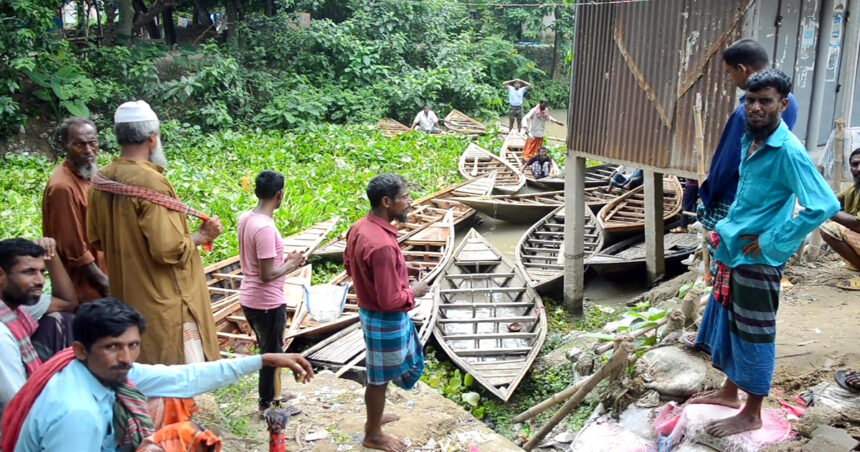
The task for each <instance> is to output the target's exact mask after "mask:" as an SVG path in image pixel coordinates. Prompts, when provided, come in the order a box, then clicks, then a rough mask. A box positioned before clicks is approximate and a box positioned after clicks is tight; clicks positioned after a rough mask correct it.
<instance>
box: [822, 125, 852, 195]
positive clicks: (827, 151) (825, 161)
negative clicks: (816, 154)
mask: <svg viewBox="0 0 860 452" xmlns="http://www.w3.org/2000/svg"><path fill="white" fill-rule="evenodd" d="M835 136H836V131H835V130H834V131H832V132H830V137H829V138H828V139H827V144H826V145H825V146H824V154H821V158H820V159H819V161H818V165H819V166H821V168H822V169H823V174H824V177H825V178H827V179H828V180H829V179H831V178H834V177H835V178H837V180H839V181H840V182H851V181H853V180H854V179H853V178H852V177H851V169H850V168H849V166H848V156H849V155H851V151H853V150H854V149H857V148H858V147H860V127H846V128H845V147H844V148H843V149H842V171H841V174H838V172H839V168H833V166H834V163H835V162H836V149H835V146H834V145H835V143H834V138H835ZM834 171H836V172H837V174H834Z"/></svg>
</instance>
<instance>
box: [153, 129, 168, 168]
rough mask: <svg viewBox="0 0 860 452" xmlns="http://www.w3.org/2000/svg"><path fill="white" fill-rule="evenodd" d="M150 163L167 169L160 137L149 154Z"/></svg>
mask: <svg viewBox="0 0 860 452" xmlns="http://www.w3.org/2000/svg"><path fill="white" fill-rule="evenodd" d="M149 161H150V163H154V164H156V165H158V166H160V167H162V168H167V156H166V155H164V148H163V147H162V146H161V137H158V143H156V144H155V148H154V149H153V150H152V152H151V153H150V154H149Z"/></svg>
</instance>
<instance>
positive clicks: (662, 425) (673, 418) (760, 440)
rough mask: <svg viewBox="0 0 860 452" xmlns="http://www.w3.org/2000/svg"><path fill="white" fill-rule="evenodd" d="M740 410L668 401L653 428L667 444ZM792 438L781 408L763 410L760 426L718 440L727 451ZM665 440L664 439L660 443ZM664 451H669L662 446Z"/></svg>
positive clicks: (749, 449) (742, 449) (759, 447)
mask: <svg viewBox="0 0 860 452" xmlns="http://www.w3.org/2000/svg"><path fill="white" fill-rule="evenodd" d="M739 411H740V409H736V408H728V407H724V406H720V405H705V404H689V405H683V406H678V405H677V404H675V403H668V404H666V406H664V407H663V408H662V410H660V412H659V413H658V415H657V418H656V419H655V420H654V429H655V430H657V432H658V433H659V434H660V436H662V437H668V438H667V439H668V443H669V445H671V447H674V446H677V445H679V444H681V442H683V441H685V440H689V439H690V438H693V437H695V436H696V435H697V434H699V433H702V434H704V429H705V426H706V425H707V424H708V423H709V422H711V421H714V420H718V419H725V418H727V417H731V416H733V415H735V414H736V413H738V412H739ZM791 437H792V433H791V425H789V423H788V421H787V420H786V419H785V417H784V413H782V412H781V410H769V409H768V410H763V411H762V426H761V428H760V429H758V430H752V431H749V432H743V433H738V434H737V435H732V436H727V437H725V438H722V439H720V440H719V441H720V442H721V443H722V444H723V445H725V450H727V451H744V452H746V451H749V452H753V451H757V450H759V449H761V448H763V447H764V446H767V445H770V444H777V443H780V442H783V441H787V440H789V439H790V438H791ZM665 442H666V440H664V443H665ZM665 450H671V448H669V449H665Z"/></svg>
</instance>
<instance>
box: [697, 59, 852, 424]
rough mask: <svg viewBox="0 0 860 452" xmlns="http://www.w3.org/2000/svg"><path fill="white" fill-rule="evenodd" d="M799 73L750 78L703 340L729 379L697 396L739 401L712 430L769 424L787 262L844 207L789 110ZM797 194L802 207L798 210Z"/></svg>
mask: <svg viewBox="0 0 860 452" xmlns="http://www.w3.org/2000/svg"><path fill="white" fill-rule="evenodd" d="M790 89H791V80H790V79H789V78H788V76H786V75H785V74H783V73H782V72H780V71H778V70H776V69H768V70H764V71H761V72H757V73H755V74H753V75H752V76H750V77H749V79H748V80H747V82H746V91H747V93H746V104H745V110H746V118H747V132H746V135H745V136H744V138H743V141H742V154H741V164H740V176H739V181H738V187H737V196H736V197H735V200H734V202H733V203H732V205H731V207H730V208H729V212H728V215H727V216H726V218H724V219H723V220H721V221H720V222H719V223H717V226H716V232H717V234H718V235H719V240H718V243H717V244H716V246H717V252H716V255H715V258H716V261H717V266H718V269H719V270H718V271H717V273H716V278H715V281H714V290H713V293H712V295H711V299H710V300H709V301H708V305H707V307H706V309H705V315H704V317H703V318H702V325H701V327H700V328H699V335H698V337H697V338H696V345H697V346H699V347H700V348H702V349H703V350H705V351H707V352H708V353H710V354H711V361H712V363H713V365H714V367H716V368H718V369H720V370H722V371H723V372H724V373H725V374H726V377H727V378H726V381H725V383H723V386H722V388H720V389H718V390H716V391H713V392H711V393H707V394H704V395H702V396H700V397H697V398H695V399H693V400H692V401H691V403H709V404H717V405H724V406H729V407H733V408H738V407H740V399H739V398H738V390H739V389H740V390H743V391H744V392H746V393H747V394H748V396H749V397H748V399H747V403H746V404H745V405H744V408H743V409H742V410H741V411H740V412H739V413H738V414H736V415H735V416H732V417H729V418H726V419H721V420H717V421H713V422H711V423H710V424H708V425H707V427H706V431H707V432H708V433H710V434H711V435H713V436H717V437H723V436H728V435H734V434H736V433H740V432H744V431H748V430H755V429H758V428H760V427H761V425H762V422H761V405H762V402H763V401H764V398H765V397H767V395H768V393H769V392H770V384H771V380H772V379H773V369H774V364H775V359H776V356H775V352H776V345H775V339H776V312H777V308H778V307H779V291H780V282H781V280H782V268H783V265H785V263H786V262H787V261H788V259H789V258H790V257H791V256H792V254H794V252H795V251H796V250H797V248H798V247H799V246H800V244H801V243H802V242H803V239H804V237H806V235H807V234H809V233H810V232H812V231H813V230H815V228H817V227H818V226H819V225H820V224H822V223H824V222H825V221H826V220H827V219H828V218H830V217H831V216H833V214H835V213H836V212H837V211H839V202H838V201H837V200H836V196H835V195H834V194H833V192H832V191H831V190H830V187H829V186H828V185H827V183H826V182H825V181H824V178H823V177H821V175H820V174H819V173H818V171H817V170H816V168H815V165H814V164H813V163H812V161H811V160H810V159H809V156H808V155H807V153H806V150H805V149H804V147H803V145H802V144H801V143H800V140H798V139H797V137H795V136H794V135H793V134H792V133H791V131H789V129H788V126H787V125H786V124H785V122H784V121H782V119H781V114H782V112H784V111H785V109H786V108H787V107H788V103H789V101H788V94H789V91H790ZM795 199H797V201H798V202H799V203H800V205H801V206H803V209H802V210H801V211H800V212H799V213H798V214H797V216H793V211H794V206H795Z"/></svg>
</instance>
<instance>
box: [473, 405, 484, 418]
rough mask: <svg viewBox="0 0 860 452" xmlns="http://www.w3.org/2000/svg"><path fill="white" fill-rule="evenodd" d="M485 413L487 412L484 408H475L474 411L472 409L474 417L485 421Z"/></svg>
mask: <svg viewBox="0 0 860 452" xmlns="http://www.w3.org/2000/svg"><path fill="white" fill-rule="evenodd" d="M484 411H485V408H484V407H482V406H479V407H477V408H474V409H472V416H475V417H476V418H478V419H484Z"/></svg>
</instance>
